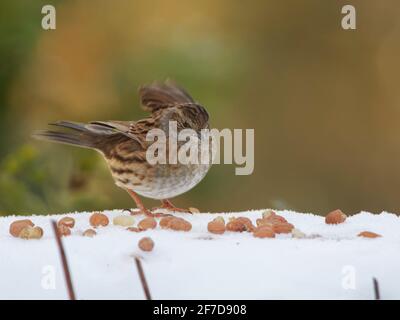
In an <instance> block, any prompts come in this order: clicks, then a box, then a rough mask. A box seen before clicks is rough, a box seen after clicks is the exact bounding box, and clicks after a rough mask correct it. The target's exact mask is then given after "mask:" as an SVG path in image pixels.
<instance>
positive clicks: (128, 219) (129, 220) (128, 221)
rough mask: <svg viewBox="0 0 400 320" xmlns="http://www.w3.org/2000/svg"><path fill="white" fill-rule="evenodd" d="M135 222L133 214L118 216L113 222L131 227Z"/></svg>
mask: <svg viewBox="0 0 400 320" xmlns="http://www.w3.org/2000/svg"><path fill="white" fill-rule="evenodd" d="M134 223H135V218H134V217H132V216H123V215H121V216H117V217H115V218H114V219H113V224H114V225H116V226H123V227H129V226H132V225H133V224H134Z"/></svg>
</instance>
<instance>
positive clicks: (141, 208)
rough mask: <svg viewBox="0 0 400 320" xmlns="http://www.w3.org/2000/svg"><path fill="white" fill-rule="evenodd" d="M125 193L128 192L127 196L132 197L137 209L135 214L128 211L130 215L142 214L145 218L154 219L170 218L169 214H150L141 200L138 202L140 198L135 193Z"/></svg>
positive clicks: (130, 191)
mask: <svg viewBox="0 0 400 320" xmlns="http://www.w3.org/2000/svg"><path fill="white" fill-rule="evenodd" d="M126 191H128V193H129V195H130V196H131V197H132V199H133V201H135V203H136V206H137V208H138V209H139V211H136V212H134V211H132V210H128V211H130V213H131V215H136V214H142V213H144V214H145V215H146V216H148V217H154V218H156V217H165V216H170V214H165V213H152V212H151V211H150V210H148V209H146V207H145V206H144V204H143V202H142V200H140V197H139V195H138V194H137V193H136V192H134V191H132V190H129V189H126Z"/></svg>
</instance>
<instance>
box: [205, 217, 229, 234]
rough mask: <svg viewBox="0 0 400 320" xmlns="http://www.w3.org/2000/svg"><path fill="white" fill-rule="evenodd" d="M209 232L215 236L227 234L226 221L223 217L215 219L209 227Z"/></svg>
mask: <svg viewBox="0 0 400 320" xmlns="http://www.w3.org/2000/svg"><path fill="white" fill-rule="evenodd" d="M207 230H208V232H211V233H214V234H223V233H224V232H225V220H224V218H222V217H218V218H215V219H214V220H212V221H210V222H209V223H208V225H207Z"/></svg>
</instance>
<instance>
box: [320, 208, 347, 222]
mask: <svg viewBox="0 0 400 320" xmlns="http://www.w3.org/2000/svg"><path fill="white" fill-rule="evenodd" d="M345 220H346V215H345V214H344V213H343V212H342V211H341V210H340V209H337V210H334V211H332V212H329V213H328V214H327V215H326V217H325V222H326V223H327V224H339V223H343V222H344V221H345Z"/></svg>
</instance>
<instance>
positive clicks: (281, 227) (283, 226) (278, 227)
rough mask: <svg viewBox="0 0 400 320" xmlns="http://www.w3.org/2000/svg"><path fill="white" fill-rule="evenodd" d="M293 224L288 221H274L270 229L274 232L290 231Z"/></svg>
mask: <svg viewBox="0 0 400 320" xmlns="http://www.w3.org/2000/svg"><path fill="white" fill-rule="evenodd" d="M293 228H294V226H293V225H292V224H291V223H288V222H278V223H274V224H273V226H272V229H273V230H274V232H275V233H291V232H292V230H293Z"/></svg>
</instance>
